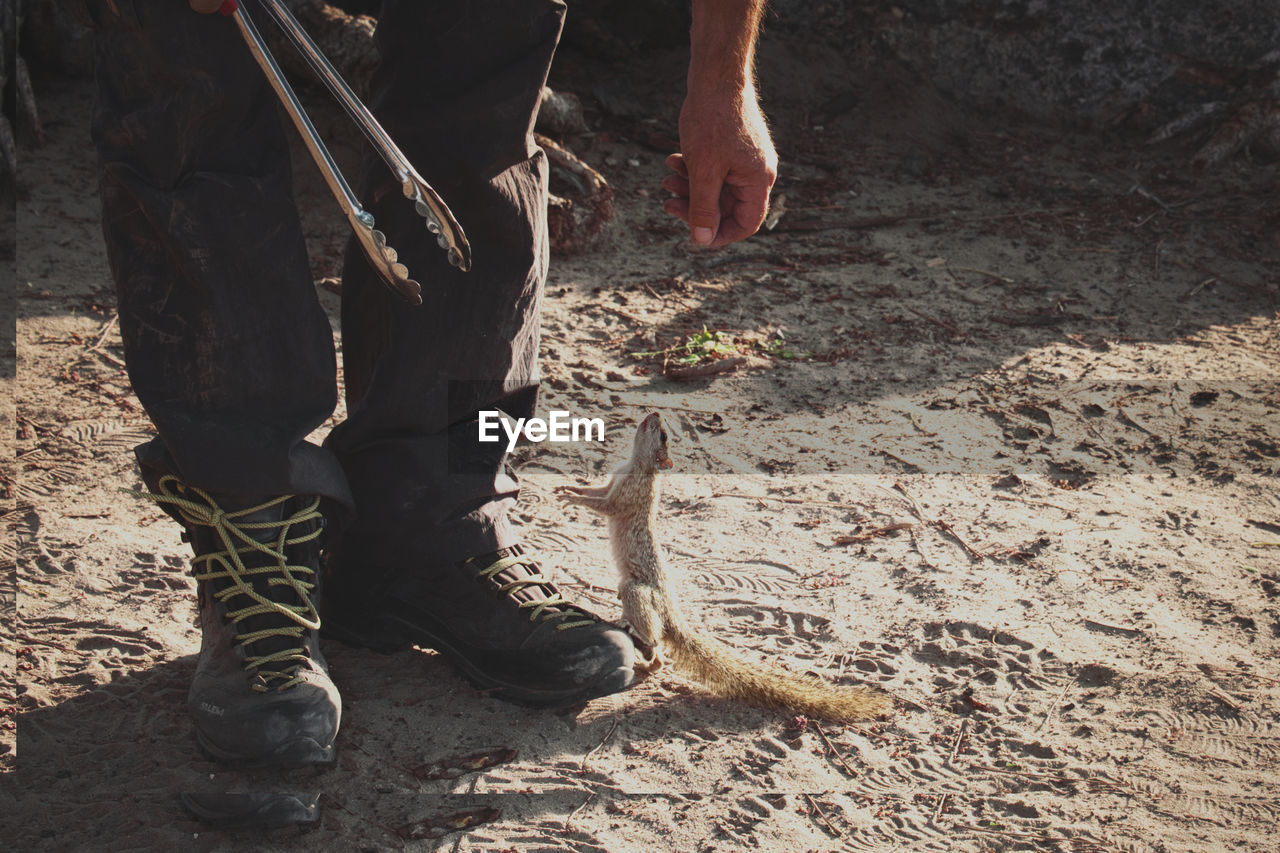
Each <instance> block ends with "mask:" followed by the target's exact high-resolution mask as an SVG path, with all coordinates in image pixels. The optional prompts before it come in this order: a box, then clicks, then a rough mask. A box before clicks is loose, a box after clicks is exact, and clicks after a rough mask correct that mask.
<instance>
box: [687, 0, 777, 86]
mask: <svg viewBox="0 0 1280 853" xmlns="http://www.w3.org/2000/svg"><path fill="white" fill-rule="evenodd" d="M764 5H765V3H764V0H694V2H693V26H692V27H691V29H690V33H689V43H690V48H691V56H690V61H689V78H688V86H689V92H690V94H693V93H707V94H710V93H712V92H714V93H717V94H719V95H720V96H721V97H724V96H726V95H742V94H744V93H748V92H750V93H752V94H754V92H755V45H756V33H757V32H758V30H759V26H760V16H761V15H762V14H763V13H764Z"/></svg>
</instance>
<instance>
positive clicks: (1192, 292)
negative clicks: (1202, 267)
mask: <svg viewBox="0 0 1280 853" xmlns="http://www.w3.org/2000/svg"><path fill="white" fill-rule="evenodd" d="M1217 280H1218V279H1217V277H1214V278H1206V279H1205V280H1204V281H1202V282H1200V283H1199V284H1197V285H1196V286H1195V287H1193V288H1191V289H1190V290H1188V291H1187V292H1186V293H1184V294H1182V295H1181V296H1179V297H1178V301H1179V302H1186V301H1187V300H1188V299H1190V298H1191V297H1193V296H1195V295H1196V294H1197V293H1199V292H1200V291H1202V290H1204V289H1205V288H1206V287H1208V286H1209V285H1211V284H1213V283H1214V282H1216V281H1217Z"/></svg>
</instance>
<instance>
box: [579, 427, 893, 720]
mask: <svg viewBox="0 0 1280 853" xmlns="http://www.w3.org/2000/svg"><path fill="white" fill-rule="evenodd" d="M671 467H672V462H671V457H670V456H668V455H667V431H666V429H665V428H664V427H663V425H662V419H661V417H660V416H659V415H658V413H657V412H652V413H650V414H649V415H647V416H646V417H645V418H644V420H642V421H641V422H640V427H639V429H638V430H637V431H636V438H635V443H634V445H633V447H632V452H631V458H630V459H629V460H627V462H626V463H625V464H623V465H622V466H621V467H619V468H618V469H617V470H615V471H614V472H613V474H612V475H611V476H610V478H609V480H608V482H606V483H605V484H603V485H600V486H560V487H559V488H557V489H556V494H557V495H558V496H559V497H560V498H561V499H562V500H565V501H567V502H569V503H573V504H577V505H579V506H584V507H588V508H590V509H593V510H595V511H596V512H598V513H600V514H602V515H604V516H606V517H607V518H608V520H609V542H610V544H611V545H612V547H613V559H614V563H615V564H616V565H617V568H618V572H619V574H620V575H621V578H620V580H619V583H618V597H619V599H621V601H622V616H623V619H624V620H625V621H626V622H627V623H628V627H629V628H630V630H631V632H632V634H633V636H634V637H635V639H636V641H637V648H638V649H639V650H640V651H643V652H645V653H646V654H648V655H649V657H648V660H642V661H640V663H639V668H641V669H646V670H648V671H650V672H656V671H657V670H658V669H660V668H661V666H662V658H661V653H662V651H664V650H665V651H666V652H667V653H668V654H669V656H670V658H671V662H672V664H673V665H674V666H675V668H676V669H677V670H679V671H681V672H685V673H688V674H689V675H691V676H692V677H693V678H694V679H695V680H696V681H698V682H700V683H701V684H702V685H704V686H705V687H706V688H708V689H709V690H710V691H711V692H712V693H713V694H715V695H717V696H722V697H725V698H728V699H741V700H745V701H747V702H751V703H753V704H756V705H762V706H764V707H767V708H774V709H779V710H782V709H785V710H791V711H795V712H798V713H802V714H805V715H808V716H812V717H815V718H819V719H825V720H831V721H833V722H840V723H851V722H857V721H860V720H867V719H870V718H872V717H876V716H879V715H881V714H883V713H885V712H886V711H887V710H888V707H889V700H888V697H887V696H885V695H884V694H882V693H878V692H876V691H873V690H869V689H865V688H855V687H841V686H838V685H832V684H828V683H827V682H825V681H822V680H821V679H819V678H816V677H813V676H809V675H801V674H797V673H793V672H787V671H783V672H777V671H773V670H769V669H766V668H765V666H764V664H760V663H752V662H750V661H748V660H746V659H745V658H743V657H741V656H739V654H738V653H737V652H736V651H735V650H734V649H732V648H730V647H729V646H727V645H725V644H724V643H721V642H720V641H719V640H717V639H715V638H713V637H710V636H707V635H706V634H703V633H701V632H699V631H696V630H694V629H693V627H692V626H691V625H690V623H689V622H688V621H687V620H686V619H685V618H684V616H683V614H682V613H681V612H680V610H679V608H678V607H677V606H676V603H675V601H674V600H673V599H672V596H671V590H670V585H669V584H668V582H667V573H666V566H665V564H664V561H663V558H662V552H661V549H660V548H659V546H658V543H657V541H656V539H655V538H654V534H653V529H654V524H655V522H656V520H657V514H658V472H659V471H661V470H664V469H668V468H671Z"/></svg>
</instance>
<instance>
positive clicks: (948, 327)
mask: <svg viewBox="0 0 1280 853" xmlns="http://www.w3.org/2000/svg"><path fill="white" fill-rule="evenodd" d="M902 307H903V308H905V309H907V310H908V311H910V312H911V313H912V314H915V315H916V316H917V317H921V318H923V319H925V320H928V321H929V322H930V323H933V324H934V325H935V326H941V327H942V328H944V329H946V330H947V331H948V332H950V333H951V334H953V335H955V336H956V337H958V338H966V339H967V338H968V337H969V336H968V335H966V334H965V333H964V332H963V331H961V330H960V328H959V327H958V326H956V325H955V324H954V323H948V322H947V321H946V320H939V319H938V318H937V317H932V316H930V315H928V314H926V313H924V312H923V311H917V310H916V309H914V308H912V307H911V306H910V305H903V306H902Z"/></svg>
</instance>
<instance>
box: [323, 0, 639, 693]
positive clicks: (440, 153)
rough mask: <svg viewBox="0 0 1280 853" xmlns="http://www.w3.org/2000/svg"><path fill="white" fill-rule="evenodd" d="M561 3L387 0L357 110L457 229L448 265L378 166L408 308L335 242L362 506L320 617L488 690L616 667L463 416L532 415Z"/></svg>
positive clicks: (601, 628) (343, 432) (604, 686)
mask: <svg viewBox="0 0 1280 853" xmlns="http://www.w3.org/2000/svg"><path fill="white" fill-rule="evenodd" d="M562 14H563V4H562V3H559V2H552V0H544V2H511V0H477V2H467V3H462V2H458V3H421V2H412V0H404V2H397V0H387V2H384V4H383V11H382V15H381V18H380V22H379V28H378V46H379V50H380V53H381V55H382V58H383V61H382V64H381V66H380V67H379V70H378V71H377V72H376V73H375V75H374V78H373V81H372V87H371V88H372V92H373V94H372V97H371V101H372V103H371V106H372V108H373V110H374V112H375V114H377V115H378V117H379V119H380V120H381V121H382V122H383V124H384V126H385V127H386V128H387V130H388V131H389V132H390V133H391V135H392V136H393V137H394V138H395V139H396V140H397V142H398V143H399V145H400V147H401V148H402V149H403V150H404V151H405V153H406V154H408V156H409V157H410V159H411V160H412V161H413V162H414V163H415V165H416V166H417V168H418V169H419V171H421V172H422V173H423V176H424V177H425V178H426V179H427V180H428V181H429V182H431V183H432V185H433V186H435V188H436V189H437V190H438V191H439V192H440V194H441V195H442V196H443V197H444V199H445V201H446V202H447V203H448V204H449V205H450V207H451V208H452V209H453V211H454V213H455V214H456V215H457V218H458V220H459V222H460V223H461V224H462V227H463V229H464V230H465V231H466V233H467V235H468V238H469V239H470V242H471V249H472V260H473V266H472V269H471V271H470V272H466V273H463V272H459V271H458V270H456V269H454V268H453V267H451V266H449V264H448V262H447V260H446V258H445V255H444V253H443V252H442V251H441V250H440V249H439V248H438V247H437V246H436V245H435V241H434V239H432V238H431V237H430V235H429V234H428V233H427V231H426V227H425V223H424V222H423V220H422V219H421V218H420V217H419V216H417V215H416V214H415V213H414V212H413V210H412V207H411V206H410V205H409V204H408V203H407V202H406V201H405V199H404V198H403V197H402V196H401V195H400V192H399V187H398V185H397V184H396V183H395V181H394V180H393V179H392V178H391V177H390V176H389V174H388V173H387V170H386V169H385V167H382V166H380V165H374V166H373V167H372V168H370V170H369V173H368V179H367V186H366V189H367V192H366V196H367V197H368V198H370V199H371V203H370V205H369V206H370V208H371V210H372V212H373V213H374V216H375V218H376V219H377V221H378V223H379V225H380V226H385V228H386V233H387V238H388V241H389V243H390V244H391V245H392V246H394V247H395V248H396V249H397V251H399V253H400V257H401V260H402V261H403V262H404V263H405V265H406V266H408V268H409V270H410V273H411V274H412V275H413V276H414V277H416V278H417V279H418V280H419V281H420V282H421V283H422V285H423V305H422V306H420V307H416V308H414V307H410V306H408V305H406V304H404V303H403V302H401V301H400V300H399V298H398V297H397V296H395V295H394V294H392V293H391V292H390V291H389V290H388V288H386V286H385V285H383V284H382V283H381V282H380V281H379V280H378V279H377V278H376V277H375V276H374V274H373V273H372V272H371V271H370V270H369V268H368V265H367V264H365V263H364V262H363V259H362V257H361V256H360V255H359V254H358V252H349V253H348V262H347V266H346V269H345V271H344V278H343V350H344V353H343V355H344V365H345V378H346V383H347V399H348V411H349V420H348V421H347V422H346V423H345V424H343V425H341V426H340V427H338V428H337V429H335V430H334V432H333V434H332V435H331V436H330V438H329V441H328V443H327V444H328V446H329V447H331V448H332V449H333V450H334V451H335V452H336V453H337V455H338V457H339V459H341V461H342V464H343V467H344V469H345V470H346V472H347V476H348V478H349V480H350V482H351V486H352V491H353V493H354V495H355V499H356V503H357V506H358V507H359V516H358V518H357V519H356V520H355V522H354V524H353V525H352V526H351V527H350V528H348V529H347V530H345V531H344V536H343V538H342V539H341V541H340V542H339V543H338V544H337V546H336V547H335V548H334V549H333V551H332V552H331V554H330V572H329V576H330V580H331V582H332V583H333V585H334V588H335V589H338V588H340V589H341V590H342V591H341V592H340V593H339V594H338V595H336V596H335V597H334V598H333V599H331V602H332V604H333V609H331V610H330V612H329V613H328V614H327V616H326V629H327V630H329V631H331V632H333V634H334V635H335V636H340V637H344V638H346V639H348V640H351V641H354V642H358V643H363V644H366V645H374V646H382V647H386V648H395V647H398V646H401V645H405V644H407V643H410V642H412V643H417V644H420V645H426V646H431V647H434V648H438V649H441V650H442V651H445V652H447V653H448V654H449V655H450V657H451V659H452V660H453V661H454V663H455V664H457V665H458V667H459V668H460V669H461V670H462V671H463V672H464V674H466V675H467V676H468V677H470V678H471V679H472V680H473V681H475V682H476V683H478V684H480V685H481V686H483V687H486V688H490V689H493V690H494V691H495V693H496V695H499V696H502V697H504V698H508V699H514V700H517V701H524V702H529V703H535V704H569V703H572V702H576V701H581V700H583V699H586V698H590V697H591V696H597V695H602V694H604V693H609V692H613V691H616V690H620V689H622V688H623V687H625V686H627V685H629V684H630V683H631V678H632V670H631V663H632V651H633V650H632V647H631V643H630V641H629V639H628V638H627V637H626V635H625V633H624V632H622V631H621V630H620V629H618V628H617V627H616V626H611V625H608V624H607V623H603V622H601V621H600V620H599V619H597V618H596V617H594V616H592V615H591V614H589V613H586V612H585V611H582V610H581V609H579V608H576V607H573V606H571V605H569V604H568V603H567V602H564V601H563V600H562V599H561V598H560V596H559V593H558V592H557V591H556V590H555V588H554V587H553V586H552V585H551V584H550V583H548V582H546V581H545V579H544V578H543V577H542V576H541V575H540V574H538V569H537V566H536V564H535V563H533V562H532V561H531V560H530V559H529V558H528V557H526V556H524V555H523V553H522V552H521V550H520V548H519V546H518V544H517V543H516V539H515V536H514V533H513V531H512V529H511V527H510V525H509V523H508V521H507V513H508V511H509V510H510V509H511V508H512V506H513V505H514V503H515V499H516V495H517V492H518V483H517V480H516V478H515V475H514V473H513V472H512V471H511V469H510V468H509V467H508V466H507V465H506V464H505V454H504V447H503V444H502V443H491V444H482V443H480V442H479V441H478V440H477V437H478V436H477V422H476V418H477V412H478V410H481V409H494V408H500V409H503V410H504V411H506V412H507V413H508V414H509V415H512V416H514V417H527V416H530V415H532V414H533V408H534V403H535V401H536V390H537V379H536V375H537V370H536V358H537V347H538V323H539V317H538V310H539V303H540V300H541V297H542V288H543V284H544V282H545V277H546V265H547V238H546V181H547V174H546V170H547V166H546V159H545V156H544V155H543V153H542V152H541V151H540V150H538V149H537V147H536V146H535V145H534V144H533V141H532V137H531V128H532V124H533V117H534V115H535V113H536V110H537V105H538V99H539V96H540V92H541V89H542V86H543V83H544V82H545V79H546V74H547V70H548V67H549V65H550V62H551V57H552V54H553V52H554V50H555V45H556V42H557V40H558V38H559V32H560V24H561V17H562Z"/></svg>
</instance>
